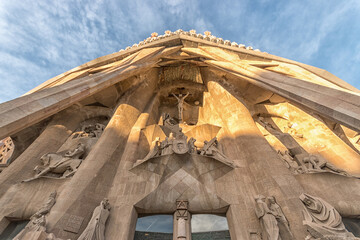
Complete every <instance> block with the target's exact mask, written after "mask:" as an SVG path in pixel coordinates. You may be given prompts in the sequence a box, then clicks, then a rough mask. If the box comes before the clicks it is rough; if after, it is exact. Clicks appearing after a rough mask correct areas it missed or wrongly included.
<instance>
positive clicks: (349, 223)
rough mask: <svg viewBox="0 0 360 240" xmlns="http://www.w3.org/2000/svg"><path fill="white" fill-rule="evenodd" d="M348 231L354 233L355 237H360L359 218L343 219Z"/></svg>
mask: <svg viewBox="0 0 360 240" xmlns="http://www.w3.org/2000/svg"><path fill="white" fill-rule="evenodd" d="M342 219H343V223H344V225H345V227H346V229H347V230H348V231H349V232H352V233H353V234H354V235H355V237H360V219H359V218H344V217H343V218H342Z"/></svg>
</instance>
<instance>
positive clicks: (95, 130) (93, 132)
mask: <svg viewBox="0 0 360 240" xmlns="http://www.w3.org/2000/svg"><path fill="white" fill-rule="evenodd" d="M104 129H105V125H103V124H101V123H96V124H95V125H87V126H84V127H83V129H82V131H83V133H82V134H81V137H96V138H99V137H100V136H101V134H102V132H103V131H104Z"/></svg>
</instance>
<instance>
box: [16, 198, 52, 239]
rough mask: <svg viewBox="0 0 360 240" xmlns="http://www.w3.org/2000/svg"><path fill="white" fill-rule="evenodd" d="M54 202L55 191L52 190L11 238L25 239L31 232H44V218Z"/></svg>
mask: <svg viewBox="0 0 360 240" xmlns="http://www.w3.org/2000/svg"><path fill="white" fill-rule="evenodd" d="M55 202H56V191H54V192H52V193H51V194H50V196H49V198H48V199H47V200H46V202H45V203H44V204H43V205H42V206H41V208H40V209H39V210H38V211H37V212H36V213H35V214H34V215H32V216H31V217H30V221H29V223H28V224H27V225H26V226H25V228H24V229H23V230H22V231H21V232H20V233H19V234H18V235H16V236H15V238H14V239H13V240H26V239H29V238H28V236H29V235H30V234H31V233H32V232H46V219H45V215H47V214H48V213H49V212H50V210H51V208H52V207H53V206H54V204H55Z"/></svg>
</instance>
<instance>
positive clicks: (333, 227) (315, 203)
mask: <svg viewBox="0 0 360 240" xmlns="http://www.w3.org/2000/svg"><path fill="white" fill-rule="evenodd" d="M300 200H301V201H302V203H303V204H304V207H305V210H303V216H304V221H303V224H304V225H305V226H306V227H307V230H308V232H309V234H310V235H309V236H307V238H306V239H329V240H330V239H332V240H345V239H348V240H350V239H359V238H355V237H354V235H353V234H352V233H351V232H348V231H347V230H346V228H345V226H344V224H343V222H342V218H341V216H340V214H339V212H338V211H337V210H336V209H335V208H334V207H333V206H331V205H330V204H329V203H327V202H326V201H324V200H323V199H321V198H318V197H314V196H311V195H309V194H306V193H303V194H301V195H300Z"/></svg>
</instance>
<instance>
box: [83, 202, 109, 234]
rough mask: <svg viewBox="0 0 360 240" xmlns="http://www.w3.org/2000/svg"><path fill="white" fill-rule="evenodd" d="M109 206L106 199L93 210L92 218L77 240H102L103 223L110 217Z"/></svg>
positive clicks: (103, 232)
mask: <svg viewBox="0 0 360 240" xmlns="http://www.w3.org/2000/svg"><path fill="white" fill-rule="evenodd" d="M110 209H111V207H110V204H109V200H108V199H106V198H105V199H104V200H102V201H101V203H100V205H99V206H97V207H96V208H95V209H94V212H93V214H92V217H91V219H90V221H89V223H88V225H87V226H86V228H85V230H84V231H83V232H82V234H81V235H80V237H79V238H78V240H104V239H105V223H106V220H107V219H108V217H109V215H110Z"/></svg>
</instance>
